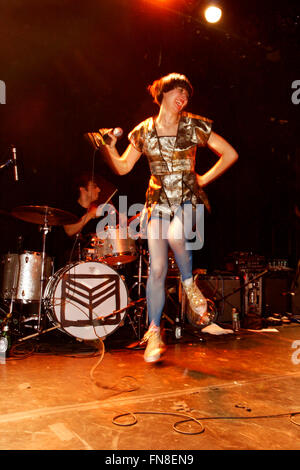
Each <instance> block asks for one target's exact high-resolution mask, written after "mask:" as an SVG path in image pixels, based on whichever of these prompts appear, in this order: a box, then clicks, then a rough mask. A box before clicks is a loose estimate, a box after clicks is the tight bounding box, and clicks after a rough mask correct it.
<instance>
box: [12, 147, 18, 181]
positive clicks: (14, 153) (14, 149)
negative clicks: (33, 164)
mask: <svg viewBox="0 0 300 470" xmlns="http://www.w3.org/2000/svg"><path fill="white" fill-rule="evenodd" d="M12 155H13V158H12V160H13V165H14V177H15V181H19V175H18V167H17V149H16V147H15V146H13V147H12Z"/></svg>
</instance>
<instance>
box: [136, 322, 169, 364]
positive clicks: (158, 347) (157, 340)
mask: <svg viewBox="0 0 300 470" xmlns="http://www.w3.org/2000/svg"><path fill="white" fill-rule="evenodd" d="M146 342H147V347H146V349H145V352H144V360H145V362H156V361H158V360H159V359H160V357H161V355H162V353H163V352H164V351H165V345H164V343H163V341H162V339H161V336H160V328H159V327H156V326H150V328H149V330H148V331H147V332H146V333H145V335H144V337H143V339H142V341H141V343H146Z"/></svg>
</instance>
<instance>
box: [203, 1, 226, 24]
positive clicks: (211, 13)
mask: <svg viewBox="0 0 300 470" xmlns="http://www.w3.org/2000/svg"><path fill="white" fill-rule="evenodd" d="M204 16H205V19H206V21H208V23H217V22H218V21H220V19H221V16H222V10H221V8H219V7H218V6H216V5H210V6H209V7H207V8H206V10H205V12H204Z"/></svg>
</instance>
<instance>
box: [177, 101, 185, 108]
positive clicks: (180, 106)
mask: <svg viewBox="0 0 300 470" xmlns="http://www.w3.org/2000/svg"><path fill="white" fill-rule="evenodd" d="M175 103H176V106H177V108H178V109H182V108H183V106H184V102H182V101H180V100H175Z"/></svg>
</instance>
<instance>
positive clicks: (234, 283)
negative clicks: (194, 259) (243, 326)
mask: <svg viewBox="0 0 300 470" xmlns="http://www.w3.org/2000/svg"><path fill="white" fill-rule="evenodd" d="M196 283H197V285H198V287H199V289H200V290H201V291H202V292H203V295H205V297H206V298H208V299H210V300H212V301H213V302H214V304H215V306H216V310H217V313H218V316H217V318H216V322H221V323H222V322H231V321H232V309H233V307H234V308H236V309H237V310H238V312H240V313H241V310H242V305H243V304H242V291H241V289H240V287H241V279H240V277H239V276H233V275H227V274H225V275H211V276H208V275H198V276H196Z"/></svg>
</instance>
